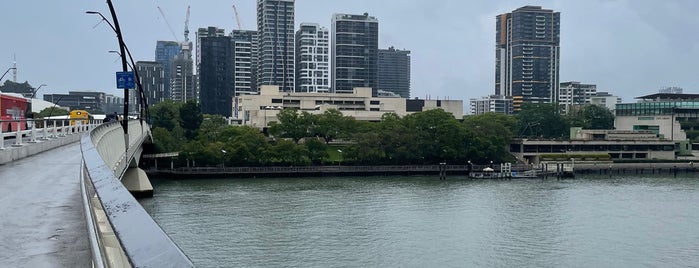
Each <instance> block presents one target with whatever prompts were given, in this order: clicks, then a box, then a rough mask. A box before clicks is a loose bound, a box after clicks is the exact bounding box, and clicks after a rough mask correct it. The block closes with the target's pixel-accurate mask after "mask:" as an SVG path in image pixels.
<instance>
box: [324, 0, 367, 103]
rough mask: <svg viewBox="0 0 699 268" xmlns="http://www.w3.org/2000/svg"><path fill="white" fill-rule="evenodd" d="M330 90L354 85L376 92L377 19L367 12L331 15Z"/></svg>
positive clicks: (351, 89) (341, 89)
mask: <svg viewBox="0 0 699 268" xmlns="http://www.w3.org/2000/svg"><path fill="white" fill-rule="evenodd" d="M331 41H332V44H331V50H332V55H331V56H332V63H331V68H332V89H331V90H332V91H333V92H337V93H342V92H344V93H351V92H352V91H353V90H354V88H357V87H367V88H372V90H373V92H372V96H376V95H377V92H378V89H379V88H378V87H377V86H378V79H377V76H378V57H379V21H378V20H377V19H376V18H375V17H371V16H369V14H368V13H364V14H363V15H350V14H335V15H333V18H332V40H331Z"/></svg>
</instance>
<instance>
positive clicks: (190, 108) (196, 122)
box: [179, 101, 204, 140]
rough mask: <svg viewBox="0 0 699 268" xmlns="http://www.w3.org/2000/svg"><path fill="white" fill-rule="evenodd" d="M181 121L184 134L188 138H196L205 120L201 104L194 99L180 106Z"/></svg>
mask: <svg viewBox="0 0 699 268" xmlns="http://www.w3.org/2000/svg"><path fill="white" fill-rule="evenodd" d="M179 112H180V117H179V118H180V120H179V123H180V125H181V126H182V128H183V129H184V135H185V137H187V139H190V140H191V139H194V137H195V136H196V133H197V130H198V129H199V126H201V123H202V122H203V121H204V115H202V114H201V108H200V107H199V104H197V103H196V102H194V101H188V102H186V103H185V104H184V105H182V106H180V111H179Z"/></svg>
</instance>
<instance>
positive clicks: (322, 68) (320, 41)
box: [295, 23, 330, 93]
mask: <svg viewBox="0 0 699 268" xmlns="http://www.w3.org/2000/svg"><path fill="white" fill-rule="evenodd" d="M329 43H330V34H329V32H328V28H325V27H320V25H319V24H316V23H301V28H300V29H299V30H298V31H296V81H295V82H296V92H314V93H327V92H329V91H330V65H329V61H330V59H329V54H330V45H329Z"/></svg>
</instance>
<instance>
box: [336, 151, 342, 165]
mask: <svg viewBox="0 0 699 268" xmlns="http://www.w3.org/2000/svg"><path fill="white" fill-rule="evenodd" d="M337 152H338V153H339V155H340V161H338V162H337V165H338V166H341V165H342V150H340V149H337Z"/></svg>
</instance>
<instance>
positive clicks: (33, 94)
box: [30, 84, 46, 99]
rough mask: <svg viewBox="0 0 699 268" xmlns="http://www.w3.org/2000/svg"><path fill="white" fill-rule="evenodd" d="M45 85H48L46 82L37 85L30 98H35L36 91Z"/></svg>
mask: <svg viewBox="0 0 699 268" xmlns="http://www.w3.org/2000/svg"><path fill="white" fill-rule="evenodd" d="M43 86H46V84H41V85H39V87H37V88H36V89H34V92H32V96H31V98H30V99H33V98H34V96H36V93H37V92H39V89H40V88H41V87H43Z"/></svg>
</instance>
